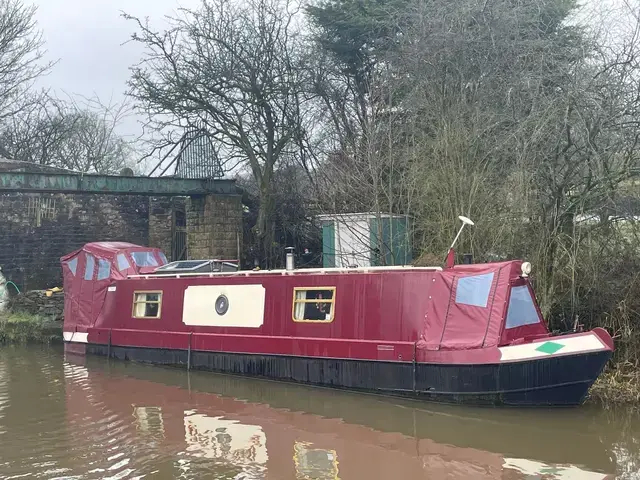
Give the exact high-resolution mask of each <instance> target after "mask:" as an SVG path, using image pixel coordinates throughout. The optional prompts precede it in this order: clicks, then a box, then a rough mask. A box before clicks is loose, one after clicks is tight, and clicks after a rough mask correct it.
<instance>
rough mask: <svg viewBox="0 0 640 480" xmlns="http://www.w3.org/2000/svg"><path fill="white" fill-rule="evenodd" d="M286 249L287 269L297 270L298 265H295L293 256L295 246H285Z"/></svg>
mask: <svg viewBox="0 0 640 480" xmlns="http://www.w3.org/2000/svg"><path fill="white" fill-rule="evenodd" d="M285 250H286V251H287V261H286V266H287V270H295V268H296V265H295V260H294V258H293V251H294V250H295V248H294V247H287V248H285Z"/></svg>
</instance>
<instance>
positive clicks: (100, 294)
mask: <svg viewBox="0 0 640 480" xmlns="http://www.w3.org/2000/svg"><path fill="white" fill-rule="evenodd" d="M136 258H137V259H138V262H136ZM145 258H146V259H147V261H146V262H145V261H144V259H145ZM140 259H142V260H143V261H140ZM60 262H61V263H62V276H63V282H64V284H63V287H64V331H66V332H69V331H78V332H85V331H86V329H87V328H88V327H91V326H93V325H95V324H96V321H97V320H98V318H99V317H100V315H101V313H102V311H103V307H104V303H105V297H106V294H107V289H108V287H109V286H110V285H111V284H113V282H114V281H115V280H119V279H124V278H126V277H127V275H131V274H137V273H141V272H144V271H145V270H149V268H148V267H147V268H145V267H144V266H141V264H145V263H153V264H157V265H158V266H159V265H164V264H166V263H167V259H166V257H165V256H164V254H163V253H162V251H160V250H159V249H157V248H150V247H142V246H139V245H135V244H132V243H126V242H94V243H87V244H86V245H84V246H83V247H82V248H80V249H78V250H76V251H74V252H71V253H69V254H68V255H65V256H64V257H62V258H61V259H60ZM154 268H155V267H154Z"/></svg>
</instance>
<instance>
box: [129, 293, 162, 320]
mask: <svg viewBox="0 0 640 480" xmlns="http://www.w3.org/2000/svg"><path fill="white" fill-rule="evenodd" d="M161 308H162V292H134V294H133V315H132V316H133V317H134V318H160V310H161Z"/></svg>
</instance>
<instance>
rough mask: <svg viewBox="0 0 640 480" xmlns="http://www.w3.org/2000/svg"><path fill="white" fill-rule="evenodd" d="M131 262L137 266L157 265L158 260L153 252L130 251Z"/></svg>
mask: <svg viewBox="0 0 640 480" xmlns="http://www.w3.org/2000/svg"><path fill="white" fill-rule="evenodd" d="M131 256H132V257H133V262H134V263H135V264H136V265H137V266H139V267H157V266H158V261H157V260H156V257H154V256H153V252H131Z"/></svg>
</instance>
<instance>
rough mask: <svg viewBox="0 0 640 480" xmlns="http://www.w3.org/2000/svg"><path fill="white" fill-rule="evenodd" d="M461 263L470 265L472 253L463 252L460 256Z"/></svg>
mask: <svg viewBox="0 0 640 480" xmlns="http://www.w3.org/2000/svg"><path fill="white" fill-rule="evenodd" d="M462 263H464V264H465V265H471V264H472V263H473V254H471V253H465V254H464V255H463V256H462Z"/></svg>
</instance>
